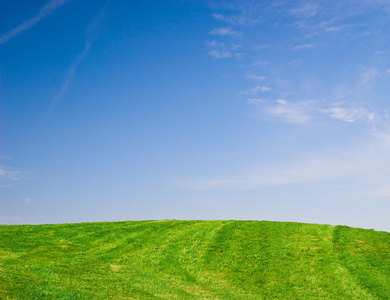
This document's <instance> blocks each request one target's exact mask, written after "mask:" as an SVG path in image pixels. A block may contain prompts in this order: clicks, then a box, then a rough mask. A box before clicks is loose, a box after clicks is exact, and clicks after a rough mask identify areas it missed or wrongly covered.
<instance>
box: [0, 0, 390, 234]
mask: <svg viewBox="0 0 390 300" xmlns="http://www.w3.org/2000/svg"><path fill="white" fill-rule="evenodd" d="M388 28H390V1H386V0H370V1H368V0H367V1H365V0H358V1H347V0H342V1H312V0H308V1H284V0H274V1H263V0H260V1H249V0H248V1H238V0H237V1H235V0H197V1H195V0H192V1H191V0H187V1H184V0H168V1H157V0H155V1H152V0H146V1H125V0H118V1H116V0H115V1H106V0H96V1H81V0H36V1H26V0H13V1H9V0H0V224H46V223H73V222H95V221H122V220H155V219H191V220H193V219H197V220H204V219H207V220H215V219H239V220H269V221H293V222H305V223H319V224H331V225H348V226H353V227H361V228H372V229H375V230H384V231H390V217H389V212H390V116H389V109H390V102H389V101H390V35H389V34H388Z"/></svg>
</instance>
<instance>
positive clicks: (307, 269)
mask: <svg viewBox="0 0 390 300" xmlns="http://www.w3.org/2000/svg"><path fill="white" fill-rule="evenodd" d="M0 299H390V233H388V232H380V231H379V232H378V231H374V230H364V229H357V228H350V227H346V226H329V225H315V224H300V223H287V222H286V223H284V222H266V221H261V222H260V221H175V220H168V221H129V222H112V223H80V224H60V225H15V226H10V225H1V226H0Z"/></svg>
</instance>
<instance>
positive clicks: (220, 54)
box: [208, 49, 232, 58]
mask: <svg viewBox="0 0 390 300" xmlns="http://www.w3.org/2000/svg"><path fill="white" fill-rule="evenodd" d="M208 54H209V55H211V56H213V57H215V58H228V57H231V56H232V53H231V52H229V51H227V50H216V49H213V50H211V51H209V53H208Z"/></svg>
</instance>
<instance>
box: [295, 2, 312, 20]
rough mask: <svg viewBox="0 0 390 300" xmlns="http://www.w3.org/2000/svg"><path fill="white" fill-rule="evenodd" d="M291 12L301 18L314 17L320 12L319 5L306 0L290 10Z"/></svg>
mask: <svg viewBox="0 0 390 300" xmlns="http://www.w3.org/2000/svg"><path fill="white" fill-rule="evenodd" d="M290 13H291V14H293V15H294V16H296V17H299V18H310V17H314V16H315V15H317V13H318V6H317V5H316V4H315V3H312V2H306V3H304V4H303V5H302V6H300V7H296V8H293V9H291V10H290Z"/></svg>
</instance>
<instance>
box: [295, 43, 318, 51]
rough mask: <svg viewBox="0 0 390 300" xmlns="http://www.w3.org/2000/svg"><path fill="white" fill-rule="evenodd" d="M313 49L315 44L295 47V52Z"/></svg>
mask: <svg viewBox="0 0 390 300" xmlns="http://www.w3.org/2000/svg"><path fill="white" fill-rule="evenodd" d="M313 47H314V45H313V44H304V45H297V46H293V49H294V50H302V49H311V48H313Z"/></svg>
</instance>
